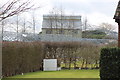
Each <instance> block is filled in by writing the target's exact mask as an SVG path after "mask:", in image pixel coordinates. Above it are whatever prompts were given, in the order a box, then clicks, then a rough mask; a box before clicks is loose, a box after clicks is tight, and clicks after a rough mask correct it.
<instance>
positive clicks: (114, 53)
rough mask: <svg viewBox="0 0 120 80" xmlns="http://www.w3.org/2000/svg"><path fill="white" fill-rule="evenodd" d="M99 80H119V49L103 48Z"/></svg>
mask: <svg viewBox="0 0 120 80" xmlns="http://www.w3.org/2000/svg"><path fill="white" fill-rule="evenodd" d="M100 78H101V80H106V79H109V80H111V79H113V78H117V79H118V78H119V79H120V49H119V48H103V49H102V50H101V56H100Z"/></svg>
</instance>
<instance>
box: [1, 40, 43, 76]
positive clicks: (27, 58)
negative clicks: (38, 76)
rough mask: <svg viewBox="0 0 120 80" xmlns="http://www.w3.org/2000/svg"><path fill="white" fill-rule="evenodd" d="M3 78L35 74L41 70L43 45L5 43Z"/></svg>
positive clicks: (35, 43)
mask: <svg viewBox="0 0 120 80" xmlns="http://www.w3.org/2000/svg"><path fill="white" fill-rule="evenodd" d="M2 54H3V55H2V59H3V60H2V61H3V62H2V63H3V65H2V67H3V69H2V71H3V76H13V75H16V74H21V73H26V72H34V71H38V70H40V68H41V63H42V59H43V50H42V43H37V42H32V43H27V42H26V43H24V42H3V50H2Z"/></svg>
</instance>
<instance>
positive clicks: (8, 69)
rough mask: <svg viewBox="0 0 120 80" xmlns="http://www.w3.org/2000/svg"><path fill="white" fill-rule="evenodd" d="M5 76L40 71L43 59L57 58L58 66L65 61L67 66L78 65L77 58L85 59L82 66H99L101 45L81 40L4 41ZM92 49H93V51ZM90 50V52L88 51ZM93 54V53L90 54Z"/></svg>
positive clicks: (3, 70) (3, 71)
mask: <svg viewBox="0 0 120 80" xmlns="http://www.w3.org/2000/svg"><path fill="white" fill-rule="evenodd" d="M2 44H3V46H2V63H3V65H2V75H3V77H8V76H14V75H17V74H22V73H28V72H34V71H40V70H42V69H43V62H42V60H43V59H54V58H55V59H57V60H58V66H60V63H61V62H63V63H64V64H65V68H69V69H71V65H72V64H74V68H75V67H77V66H76V65H77V60H81V59H82V60H83V61H82V65H81V68H87V67H88V65H87V64H93V62H94V63H95V64H94V66H93V68H96V67H98V65H97V62H98V61H99V52H100V47H99V46H98V45H95V44H92V43H87V42H85V43H81V42H3V43H2ZM91 50H92V51H91ZM88 51H89V52H88ZM90 54H91V55H90Z"/></svg>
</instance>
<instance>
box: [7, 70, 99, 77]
mask: <svg viewBox="0 0 120 80" xmlns="http://www.w3.org/2000/svg"><path fill="white" fill-rule="evenodd" d="M9 78H99V70H61V71H38V72H32V73H25V74H24V75H16V76H13V77H9Z"/></svg>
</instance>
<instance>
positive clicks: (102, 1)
mask: <svg viewBox="0 0 120 80" xmlns="http://www.w3.org/2000/svg"><path fill="white" fill-rule="evenodd" d="M118 1H119V0H34V1H33V3H34V4H36V5H40V6H41V8H40V9H39V10H35V11H34V14H35V15H36V20H37V22H38V23H39V25H37V27H36V30H37V32H40V30H41V29H40V28H41V26H42V16H43V15H44V14H49V12H50V11H51V10H52V9H53V8H54V7H57V8H60V7H62V9H63V10H64V13H65V14H66V15H71V14H74V15H81V16H82V19H83V18H87V19H88V22H89V23H90V24H91V25H99V24H100V23H103V22H106V23H110V24H113V25H117V23H115V21H114V20H113V16H114V14H115V10H116V7H117V4H118ZM0 2H1V1H0ZM27 17H29V15H27ZM116 31H117V29H116Z"/></svg>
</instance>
